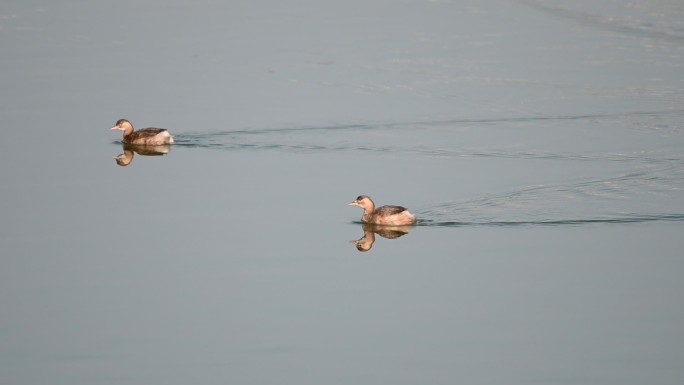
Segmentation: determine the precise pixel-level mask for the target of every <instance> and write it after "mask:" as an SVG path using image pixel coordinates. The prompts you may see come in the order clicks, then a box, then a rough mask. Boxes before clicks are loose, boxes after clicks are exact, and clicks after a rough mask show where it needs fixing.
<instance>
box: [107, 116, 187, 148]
mask: <svg viewBox="0 0 684 385" xmlns="http://www.w3.org/2000/svg"><path fill="white" fill-rule="evenodd" d="M112 130H120V131H123V139H122V142H123V143H126V144H142V145H154V146H158V145H162V144H171V143H173V136H171V134H170V133H169V131H167V130H166V129H164V128H143V129H142V130H138V131H135V130H134V129H133V125H132V124H131V122H129V121H128V120H126V119H119V120H118V121H117V122H116V124H115V125H114V127H112Z"/></svg>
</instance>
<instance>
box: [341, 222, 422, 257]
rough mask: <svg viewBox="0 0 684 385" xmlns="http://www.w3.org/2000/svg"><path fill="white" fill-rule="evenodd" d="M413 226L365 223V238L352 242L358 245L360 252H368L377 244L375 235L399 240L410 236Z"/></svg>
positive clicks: (357, 248)
mask: <svg viewBox="0 0 684 385" xmlns="http://www.w3.org/2000/svg"><path fill="white" fill-rule="evenodd" d="M410 229H411V226H387V225H374V224H370V223H365V224H364V225H363V237H361V239H359V240H356V241H351V242H352V243H354V244H355V245H356V250H358V251H368V250H370V249H371V248H372V247H373V243H375V234H378V235H379V236H381V237H383V238H387V239H395V238H399V237H401V236H403V235H406V234H408V232H409V230H410Z"/></svg>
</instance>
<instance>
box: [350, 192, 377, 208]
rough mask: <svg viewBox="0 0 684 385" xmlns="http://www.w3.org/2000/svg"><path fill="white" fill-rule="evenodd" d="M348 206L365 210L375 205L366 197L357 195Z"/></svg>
mask: <svg viewBox="0 0 684 385" xmlns="http://www.w3.org/2000/svg"><path fill="white" fill-rule="evenodd" d="M349 206H359V207H363V208H364V209H365V208H367V207H374V206H375V204H374V203H373V201H372V200H371V199H370V197H369V196H368V195H359V196H358V197H357V198H356V200H355V201H354V202H351V203H350V204H349Z"/></svg>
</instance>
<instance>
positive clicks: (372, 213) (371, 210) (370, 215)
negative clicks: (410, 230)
mask: <svg viewBox="0 0 684 385" xmlns="http://www.w3.org/2000/svg"><path fill="white" fill-rule="evenodd" d="M349 205H350V206H359V207H361V208H363V216H362V217H361V222H364V223H375V224H377V225H395V226H400V225H412V224H414V223H416V217H415V216H413V214H411V213H410V212H409V211H408V210H407V209H406V207H401V206H382V207H378V208H377V209H376V208H375V203H373V201H372V200H371V199H370V197H369V196H367V195H359V197H358V198H356V200H355V201H354V202H352V203H350V204H349Z"/></svg>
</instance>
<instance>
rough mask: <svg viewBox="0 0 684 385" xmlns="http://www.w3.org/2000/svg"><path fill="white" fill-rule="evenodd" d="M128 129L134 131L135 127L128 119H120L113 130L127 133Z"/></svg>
mask: <svg viewBox="0 0 684 385" xmlns="http://www.w3.org/2000/svg"><path fill="white" fill-rule="evenodd" d="M127 129H133V125H132V124H131V122H129V121H128V120H127V119H119V120H117V121H116V124H115V125H114V127H112V130H121V131H126V130H127Z"/></svg>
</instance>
